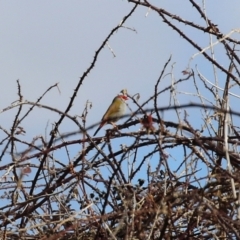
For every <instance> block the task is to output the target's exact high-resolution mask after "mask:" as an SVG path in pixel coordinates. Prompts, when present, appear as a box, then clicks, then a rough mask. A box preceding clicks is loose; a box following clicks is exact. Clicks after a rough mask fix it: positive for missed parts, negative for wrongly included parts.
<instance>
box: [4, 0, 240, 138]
mask: <svg viewBox="0 0 240 240" xmlns="http://www.w3.org/2000/svg"><path fill="white" fill-rule="evenodd" d="M154 2H155V3H156V5H158V6H159V7H163V8H164V7H165V8H166V9H169V11H170V12H173V13H175V14H177V15H181V16H183V17H184V18H185V19H186V20H189V21H197V22H198V23H199V24H201V25H203V26H204V20H203V19H201V18H200V17H199V15H198V14H197V13H196V10H195V9H194V8H193V7H192V6H191V4H190V3H189V2H188V1H176V0H165V1H160V2H159V1H157V0H155V1H152V3H154ZM198 2H199V4H202V1H198ZM206 2H207V4H206V7H207V13H208V17H209V18H210V19H211V20H212V21H214V22H215V23H218V24H219V28H220V30H221V31H223V32H224V33H228V32H230V31H231V30H232V29H234V28H238V27H239V15H240V7H239V2H238V1H231V5H230V4H229V1H226V0H225V1H217V3H216V1H206ZM132 7H133V4H130V3H128V2H127V1H125V0H123V1H121V0H118V1H117V0H101V1H100V0H98V1H96V0H95V1H93V0H88V1H76V0H75V1H62V0H51V1H46V0H41V1H29V0H25V1H17V0H15V1H1V2H0V66H1V69H0V81H1V83H2V87H1V89H0V93H1V101H0V109H2V108H5V107H7V106H9V105H10V104H11V103H12V102H14V101H15V100H17V99H18V96H17V84H16V80H17V79H19V80H20V83H21V86H22V93H23V95H24V97H25V98H26V99H27V100H29V101H36V100H37V98H38V97H39V96H40V95H41V94H42V93H43V92H44V91H45V90H46V89H47V88H48V87H49V86H51V85H53V84H54V83H57V82H59V88H60V90H61V94H59V92H58V91H57V89H54V90H52V91H51V92H50V93H48V95H47V96H46V97H45V98H44V99H43V101H42V103H43V104H48V105H50V106H53V107H56V108H59V109H60V110H62V111H64V110H65V108H66V106H67V104H68V101H69V98H70V97H71V95H72V93H73V89H74V88H75V87H76V85H77V82H78V81H79V77H81V76H82V74H83V72H84V71H85V70H86V69H87V68H88V67H89V65H90V63H91V62H92V60H93V55H94V53H95V51H96V50H97V49H98V48H99V46H100V45H101V43H102V42H103V40H104V39H105V38H106V36H107V35H108V34H109V33H110V31H111V30H112V28H113V27H115V26H116V25H117V24H118V23H120V21H121V20H122V18H123V16H125V15H126V14H127V13H129V11H130V9H131V8H132ZM146 13H147V9H146V8H144V7H139V8H138V9H137V10H136V12H135V13H134V14H133V15H132V17H131V18H130V19H129V20H128V21H127V22H126V23H125V24H124V26H126V27H130V28H134V29H136V31H137V33H136V32H134V31H131V30H128V29H126V28H122V29H120V30H119V31H118V32H117V33H115V34H114V36H113V37H111V39H110V41H109V44H110V46H111V48H112V49H113V51H114V53H115V54H116V57H115V58H114V57H113V55H112V53H111V52H110V50H109V49H108V48H107V47H105V48H104V50H103V51H102V52H101V53H100V55H99V59H98V61H97V63H96V66H95V67H94V69H93V70H92V72H91V73H90V74H89V75H88V77H87V78H86V79H85V81H84V82H83V86H82V87H81V89H80V91H79V93H78V97H77V100H76V101H75V102H74V106H73V108H72V109H71V111H70V114H72V115H80V114H81V113H82V111H83V109H84V107H85V103H86V101H87V100H89V101H91V102H92V105H93V108H92V109H91V110H90V112H89V116H88V124H89V125H90V124H93V123H96V122H98V121H100V119H101V117H102V115H103V113H104V112H105V110H106V109H107V107H108V105H109V104H110V103H111V101H112V99H113V97H114V96H115V95H116V94H117V93H118V92H119V91H120V90H121V89H122V88H127V89H128V91H129V93H130V94H135V93H137V92H138V93H140V94H141V99H140V102H141V101H144V100H145V98H147V97H149V96H151V95H152V94H153V88H154V84H155V83H156V80H157V79H158V76H159V74H160V72H161V70H162V67H163V65H164V64H165V62H166V60H167V59H168V58H169V56H170V54H172V63H174V62H175V65H174V74H175V78H176V79H179V78H181V77H184V76H183V75H182V73H181V71H182V70H184V69H185V68H186V67H187V65H188V61H189V59H190V57H191V56H192V55H193V54H195V53H196V52H197V51H196V50H195V49H193V48H192V47H190V46H189V45H188V44H187V43H186V42H185V40H183V39H182V38H181V37H180V36H179V34H177V33H176V32H173V31H172V30H171V29H170V28H169V27H167V26H166V24H165V23H163V22H162V20H161V18H160V17H159V16H158V15H157V14H156V13H155V12H154V11H150V12H149V13H148V16H147V17H146ZM183 29H186V33H187V34H190V37H193V38H194V39H196V41H197V42H198V44H199V45H200V46H201V47H205V46H207V45H208V43H209V37H208V34H201V35H199V34H198V33H196V32H195V31H193V30H191V29H190V28H189V27H184V28H183ZM236 37H237V38H239V35H237V34H236ZM216 57H218V54H216ZM219 58H221V61H222V64H224V58H222V56H219ZM202 60H203V58H202V57H201V56H198V57H196V58H195V59H194V61H192V64H191V67H192V68H195V64H198V68H199V69H200V70H201V71H202V73H204V74H205V75H206V76H208V77H212V76H213V74H212V67H211V65H208V66H206V65H204V64H205V63H204V61H202ZM172 63H171V64H172ZM170 70H171V69H170V68H168V71H167V73H169V72H170ZM219 76H220V77H221V73H220V72H219ZM223 77H224V78H223V80H225V76H223ZM220 80H221V79H220ZM170 82H171V78H170V76H168V77H165V78H164V79H163V81H162V85H160V87H161V86H162V87H163V86H166V85H168V84H170ZM182 86H183V89H184V91H192V85H191V84H185V85H182ZM188 97H189V99H188ZM188 97H187V98H186V97H184V99H185V101H187V102H188V101H190V99H191V97H190V96H188ZM159 99H160V100H161V102H160V105H163V106H166V105H168V103H169V98H167V99H166V97H165V96H163V97H162V98H161V97H160V98H159ZM180 99H181V98H180ZM180 103H181V102H180ZM130 105H131V102H130ZM148 107H151V106H148ZM25 109H28V107H26V106H25ZM16 110H17V109H14V110H11V111H8V112H6V113H2V114H1V116H0V124H1V126H2V127H4V128H6V129H9V127H10V126H11V124H12V122H11V120H12V119H13V116H15V114H16ZM58 118H59V116H58V115H56V114H55V113H54V114H53V113H51V112H47V111H45V110H38V109H36V110H35V111H34V114H32V115H30V116H29V118H28V119H27V120H26V121H25V122H23V124H21V125H22V126H23V127H24V128H25V130H26V131H27V133H28V134H29V135H26V139H27V137H28V136H29V137H30V139H31V138H32V137H33V136H35V135H37V134H38V135H39V134H43V133H44V131H45V128H46V124H47V122H48V121H49V124H51V123H53V122H54V121H56V120H57V119H58ZM171 120H173V119H171ZM71 130H72V129H71V125H69V124H65V125H64V124H63V129H62V131H71ZM101 133H103V132H101ZM28 140H29V139H28Z"/></svg>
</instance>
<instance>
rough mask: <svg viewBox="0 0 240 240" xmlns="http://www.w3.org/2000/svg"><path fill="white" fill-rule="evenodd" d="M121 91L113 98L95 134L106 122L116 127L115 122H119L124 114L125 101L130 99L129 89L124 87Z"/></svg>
mask: <svg viewBox="0 0 240 240" xmlns="http://www.w3.org/2000/svg"><path fill="white" fill-rule="evenodd" d="M120 93H121V94H119V95H117V96H116V97H115V98H114V99H113V101H112V103H111V105H110V106H109V107H108V110H107V111H106V113H105V114H104V115H103V117H102V121H101V123H100V125H99V127H98V129H97V130H96V132H95V133H94V134H93V136H95V135H96V134H97V133H98V131H99V130H100V129H101V128H102V127H103V126H104V125H105V124H106V123H110V124H112V125H113V126H114V127H116V125H115V122H117V121H118V120H119V119H120V118H121V117H122V116H123V115H124V113H125V109H126V103H125V101H126V100H128V97H127V89H123V90H122V91H121V92H120Z"/></svg>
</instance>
